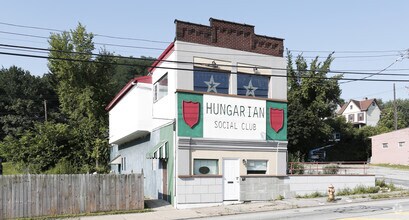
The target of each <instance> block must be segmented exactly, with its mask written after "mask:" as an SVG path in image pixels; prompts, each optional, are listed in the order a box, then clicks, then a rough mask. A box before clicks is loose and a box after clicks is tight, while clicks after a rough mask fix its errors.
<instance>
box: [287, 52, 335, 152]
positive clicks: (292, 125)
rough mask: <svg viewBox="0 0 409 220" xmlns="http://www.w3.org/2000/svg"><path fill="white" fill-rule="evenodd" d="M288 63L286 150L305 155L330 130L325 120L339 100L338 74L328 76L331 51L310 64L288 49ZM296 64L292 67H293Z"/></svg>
mask: <svg viewBox="0 0 409 220" xmlns="http://www.w3.org/2000/svg"><path fill="white" fill-rule="evenodd" d="M287 55H288V56H287V57H288V64H287V74H288V137H289V144H288V145H289V146H288V149H289V151H290V152H291V153H294V152H297V151H300V152H301V153H302V154H303V155H306V154H307V152H308V150H309V149H312V148H314V147H318V146H323V145H324V144H325V143H326V142H327V141H328V139H329V137H330V135H331V134H332V132H333V129H332V128H331V126H330V125H329V124H328V123H327V122H326V120H327V119H328V118H330V117H332V116H333V115H334V111H335V108H336V103H338V102H339V101H340V93H341V90H340V88H339V85H338V80H339V79H340V78H341V76H340V75H337V76H333V77H328V76H327V73H328V71H329V69H330V65H331V62H332V60H333V58H332V54H330V55H329V56H328V57H327V59H326V60H325V61H324V62H323V63H321V62H319V61H318V57H316V58H315V59H314V60H312V62H311V63H310V65H309V67H308V64H307V61H306V60H305V59H304V58H303V57H302V56H301V55H299V56H297V58H296V60H295V63H294V62H293V60H292V55H291V53H290V52H288V53H287ZM294 65H295V68H294Z"/></svg>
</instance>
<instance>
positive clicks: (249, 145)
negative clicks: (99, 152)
mask: <svg viewBox="0 0 409 220" xmlns="http://www.w3.org/2000/svg"><path fill="white" fill-rule="evenodd" d="M175 24H176V37H175V41H174V42H173V43H171V44H170V45H169V47H168V48H167V49H166V50H165V51H164V52H163V53H162V55H161V56H160V57H159V58H158V60H157V61H156V62H155V63H154V64H153V65H152V67H151V68H150V70H149V76H144V77H139V78H135V79H133V80H131V81H130V82H129V83H128V84H127V85H126V86H125V87H124V88H123V89H122V90H121V91H120V92H119V93H118V94H117V96H116V97H115V98H114V99H113V100H112V101H111V103H110V104H109V105H108V106H107V107H106V110H107V111H109V130H110V133H109V143H110V144H111V146H112V147H111V169H112V171H113V172H116V173H131V172H138V173H139V172H141V171H143V173H144V176H145V184H144V187H145V190H144V191H145V196H146V197H150V198H156V199H158V198H159V199H165V200H168V201H170V202H171V203H172V204H173V205H174V206H176V207H179V206H180V205H185V204H204V203H213V204H217V203H222V202H224V201H246V200H272V199H274V198H277V197H278V196H279V195H283V194H282V193H283V192H284V191H285V190H286V189H287V191H288V187H289V186H285V184H284V179H283V177H284V176H286V168H287V167H286V166H287V78H286V75H287V73H286V70H285V69H286V60H285V58H284V57H283V52H284V46H283V39H280V38H275V37H268V36H261V35H257V34H255V33H254V26H252V25H247V24H238V23H234V22H229V21H223V20H218V19H213V18H211V19H210V26H206V25H200V24H192V23H189V22H184V21H179V20H176V21H175ZM286 187H287V188H286Z"/></svg>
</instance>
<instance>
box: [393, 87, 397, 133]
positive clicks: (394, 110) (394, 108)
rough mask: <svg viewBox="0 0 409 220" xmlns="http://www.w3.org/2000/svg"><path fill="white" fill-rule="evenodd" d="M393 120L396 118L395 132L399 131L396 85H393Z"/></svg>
mask: <svg viewBox="0 0 409 220" xmlns="http://www.w3.org/2000/svg"><path fill="white" fill-rule="evenodd" d="M393 112H394V114H393V116H394V117H393V118H394V125H395V131H396V130H398V111H397V107H396V89H395V83H394V84H393Z"/></svg>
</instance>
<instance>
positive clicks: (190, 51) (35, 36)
mask: <svg viewBox="0 0 409 220" xmlns="http://www.w3.org/2000/svg"><path fill="white" fill-rule="evenodd" d="M0 33H3V34H10V35H17V36H24V37H34V38H41V39H49V37H44V36H39V35H32V34H22V33H16V32H8V31H0ZM94 44H96V45H101V46H112V47H122V48H134V49H145V50H158V51H163V50H165V49H166V48H158V47H144V46H133V45H124V44H111V43H100V42H95V43H94ZM175 51H179V52H188V53H192V52H194V53H200V54H208V55H227V56H249V57H266V56H268V55H262V54H229V53H217V52H202V51H192V50H175ZM395 56H396V55H393V54H385V55H367V56H334V57H333V58H335V59H351V58H381V57H395ZM317 57H318V56H304V58H317ZM323 59H325V58H323Z"/></svg>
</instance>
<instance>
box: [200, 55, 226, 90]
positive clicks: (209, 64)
mask: <svg viewBox="0 0 409 220" xmlns="http://www.w3.org/2000/svg"><path fill="white" fill-rule="evenodd" d="M193 62H194V67H193V89H194V90H195V91H200V92H212V93H224V94H229V84H230V73H231V62H228V61H221V60H213V59H208V58H201V57H194V58H193Z"/></svg>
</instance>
